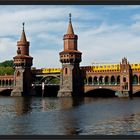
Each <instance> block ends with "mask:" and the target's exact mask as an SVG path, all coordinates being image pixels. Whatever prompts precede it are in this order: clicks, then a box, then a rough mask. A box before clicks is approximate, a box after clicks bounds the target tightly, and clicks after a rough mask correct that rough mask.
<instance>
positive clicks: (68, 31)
mask: <svg viewBox="0 0 140 140" xmlns="http://www.w3.org/2000/svg"><path fill="white" fill-rule="evenodd" d="M67 34H73V35H74V31H73V27H72V22H71V13H70V14H69V25H68V30H67Z"/></svg>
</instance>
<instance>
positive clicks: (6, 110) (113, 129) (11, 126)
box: [0, 97, 140, 135]
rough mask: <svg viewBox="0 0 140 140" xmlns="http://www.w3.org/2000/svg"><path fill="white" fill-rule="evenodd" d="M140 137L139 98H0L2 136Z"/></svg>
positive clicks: (0, 130)
mask: <svg viewBox="0 0 140 140" xmlns="http://www.w3.org/2000/svg"><path fill="white" fill-rule="evenodd" d="M8 134H9V135H140V98H139V97H135V98H133V99H129V98H93V97H85V98H70V97H69V98H52V97H44V98H42V97H26V98H25V97H0V135H8Z"/></svg>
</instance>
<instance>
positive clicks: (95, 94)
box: [85, 88, 117, 97]
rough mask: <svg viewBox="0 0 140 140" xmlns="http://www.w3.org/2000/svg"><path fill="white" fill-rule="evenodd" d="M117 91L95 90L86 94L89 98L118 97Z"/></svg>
mask: <svg viewBox="0 0 140 140" xmlns="http://www.w3.org/2000/svg"><path fill="white" fill-rule="evenodd" d="M115 92H116V91H113V90H110V89H104V88H102V89H94V90H91V91H88V92H87V93H85V96H87V97H117V96H116V95H115Z"/></svg>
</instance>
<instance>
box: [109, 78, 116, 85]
mask: <svg viewBox="0 0 140 140" xmlns="http://www.w3.org/2000/svg"><path fill="white" fill-rule="evenodd" d="M110 81H111V84H112V85H114V84H115V76H111V80H110Z"/></svg>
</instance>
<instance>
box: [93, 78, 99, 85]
mask: <svg viewBox="0 0 140 140" xmlns="http://www.w3.org/2000/svg"><path fill="white" fill-rule="evenodd" d="M97 83H98V81H97V77H96V76H95V77H94V78H93V84H94V85H96V84H97Z"/></svg>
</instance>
